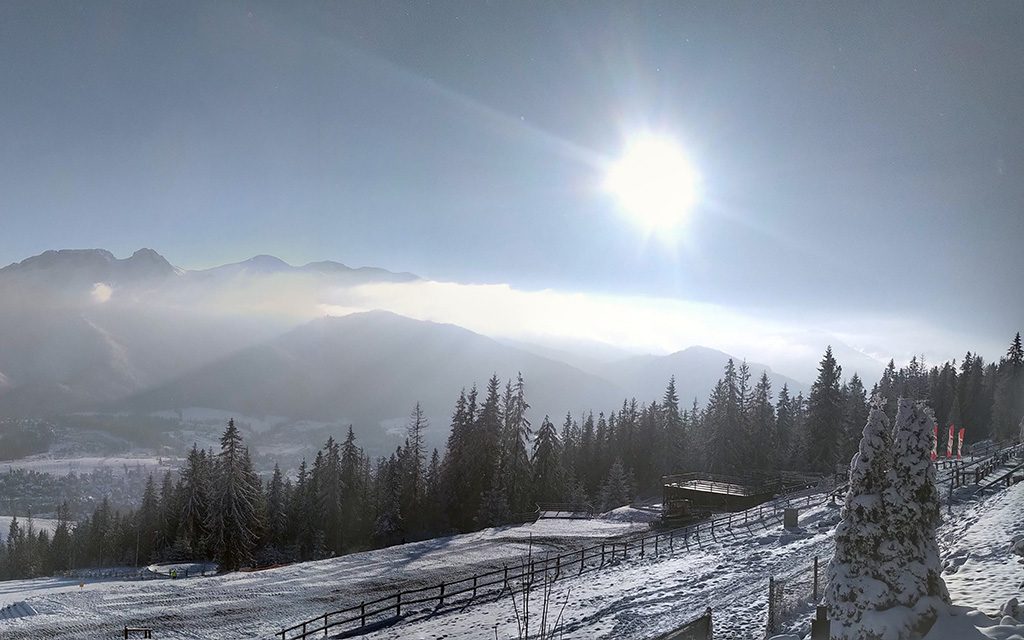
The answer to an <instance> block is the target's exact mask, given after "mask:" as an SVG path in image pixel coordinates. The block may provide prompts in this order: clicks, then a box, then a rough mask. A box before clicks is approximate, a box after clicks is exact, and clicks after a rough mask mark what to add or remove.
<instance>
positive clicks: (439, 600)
mask: <svg viewBox="0 0 1024 640" xmlns="http://www.w3.org/2000/svg"><path fill="white" fill-rule="evenodd" d="M814 562H815V565H814V566H815V567H817V566H818V565H817V562H818V559H817V558H815V559H814ZM814 579H815V580H817V579H818V573H817V571H815V573H814ZM814 584H815V591H817V584H818V583H817V582H815V583H814ZM437 606H438V608H441V607H443V606H444V583H443V582H442V583H441V595H440V596H439V597H438V600H437Z"/></svg>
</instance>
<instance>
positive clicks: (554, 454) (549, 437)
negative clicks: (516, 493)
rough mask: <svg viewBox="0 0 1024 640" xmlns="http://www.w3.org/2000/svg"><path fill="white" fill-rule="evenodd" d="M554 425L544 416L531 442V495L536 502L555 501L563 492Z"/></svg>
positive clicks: (558, 447) (563, 483) (563, 482)
mask: <svg viewBox="0 0 1024 640" xmlns="http://www.w3.org/2000/svg"><path fill="white" fill-rule="evenodd" d="M559 455H560V444H559V442H558V434H557V433H556V431H555V425H553V424H552V423H551V420H549V419H548V416H544V421H543V422H541V425H540V430H538V431H537V438H536V439H535V440H534V442H533V482H532V484H533V496H534V500H535V501H536V502H557V501H558V500H560V499H561V498H562V496H563V495H564V493H565V478H564V476H563V474H562V464H561V460H559Z"/></svg>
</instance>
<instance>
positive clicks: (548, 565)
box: [277, 493, 813, 640]
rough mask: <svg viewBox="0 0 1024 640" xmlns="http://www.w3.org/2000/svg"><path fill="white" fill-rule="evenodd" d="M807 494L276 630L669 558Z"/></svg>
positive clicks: (364, 621)
mask: <svg viewBox="0 0 1024 640" xmlns="http://www.w3.org/2000/svg"><path fill="white" fill-rule="evenodd" d="M812 495H813V494H810V493H808V494H807V495H805V496H801V497H789V498H783V499H778V500H775V501H772V502H769V503H765V504H762V505H760V506H758V507H754V508H752V509H748V510H746V511H741V512H737V513H727V514H722V515H719V516H716V517H714V518H711V519H709V520H706V521H703V522H699V523H695V524H692V525H689V526H687V527H680V528H678V529H673V530H670V531H663V532H657V533H650V534H647V535H643V536H638V537H634V538H627V539H625V540H621V541H612V542H608V541H606V542H602V543H600V544H595V545H592V546H589V547H585V548H583V549H578V550H576V551H570V552H567V553H563V554H560V555H557V556H548V557H545V558H543V559H532V560H530V561H529V562H524V563H522V564H520V565H519V566H511V567H510V566H509V565H507V564H506V565H504V566H502V567H501V568H500V569H494V570H492V571H488V572H485V573H479V574H475V575H472V576H469V577H466V578H462V579H459V580H452V581H449V582H441V583H440V584H436V585H432V586H429V587H420V588H418V589H407V590H399V591H398V592H396V593H394V594H391V595H387V596H383V597H381V598H376V599H374V600H366V601H363V602H360V603H359V604H358V605H354V606H351V607H347V608H345V609H338V610H336V611H328V612H327V613H325V614H323V615H322V616H318V617H316V618H312V619H310V620H307V621H305V622H300V623H299V624H296V625H293V626H291V627H288V628H286V629H282V630H281V631H280V632H278V633H277V636H278V637H279V638H281V640H296V639H299V638H307V637H310V636H321V637H327V635H328V634H333V635H335V636H336V637H342V638H344V637H350V636H354V635H359V634H360V633H367V632H369V631H372V630H374V629H378V628H381V627H383V626H386V625H388V624H391V623H393V622H396V621H398V620H399V619H401V618H403V617H405V616H409V615H412V614H418V613H432V612H437V611H439V610H441V609H444V608H448V607H452V606H456V605H459V606H462V605H465V604H467V603H469V602H471V601H473V600H475V599H476V598H479V597H484V596H500V595H501V594H503V593H505V592H509V591H511V590H513V589H517V588H519V587H520V586H528V585H531V584H533V583H534V582H536V581H537V580H538V579H544V578H545V577H547V578H548V579H551V580H557V579H559V578H562V577H567V576H578V575H581V574H583V573H586V572H589V571H596V570H598V569H600V568H602V567H604V566H605V565H609V564H613V563H618V562H621V561H623V560H627V559H629V558H630V557H640V558H642V557H645V556H648V555H655V556H657V555H661V554H671V553H674V552H675V551H676V550H689V549H690V548H703V546H704V545H705V544H707V543H709V542H712V541H715V540H717V539H718V538H719V537H722V536H735V535H736V533H735V531H734V528H739V527H750V526H751V525H754V524H761V525H762V526H764V527H765V528H767V526H768V523H770V522H774V521H780V522H781V520H782V516H783V512H784V511H785V509H786V508H787V507H793V506H799V505H808V506H809V505H810V504H811V503H812Z"/></svg>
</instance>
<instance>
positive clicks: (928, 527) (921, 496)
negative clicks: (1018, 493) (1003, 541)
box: [881, 398, 949, 629]
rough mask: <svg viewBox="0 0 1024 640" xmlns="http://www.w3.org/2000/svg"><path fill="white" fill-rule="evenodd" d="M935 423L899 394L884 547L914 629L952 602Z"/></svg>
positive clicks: (888, 574)
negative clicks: (945, 569) (941, 537)
mask: <svg viewBox="0 0 1024 640" xmlns="http://www.w3.org/2000/svg"><path fill="white" fill-rule="evenodd" d="M934 424H935V417H934V416H933V415H932V412H931V409H929V408H927V407H926V406H925V404H924V403H923V402H920V401H914V400H910V399H906V398H901V399H900V400H899V409H898V411H897V413H896V424H895V427H894V430H893V463H892V467H891V468H890V469H889V473H888V475H887V484H888V486H887V487H886V489H885V493H884V495H883V499H884V508H885V510H886V513H887V523H888V534H889V535H888V538H889V539H888V540H887V542H886V544H885V545H883V546H882V548H881V552H882V555H883V560H884V563H883V571H884V573H885V580H886V582H887V583H888V584H889V587H890V589H891V590H892V595H893V599H894V604H896V605H902V606H904V607H908V608H911V609H913V611H914V617H915V619H914V620H911V621H910V622H909V628H910V629H915V628H919V627H920V626H921V625H922V624H925V625H926V624H927V620H928V619H929V618H933V617H934V615H935V613H936V611H937V610H938V608H939V607H941V605H942V604H943V603H945V604H949V592H948V591H947V590H946V584H945V582H943V580H942V576H941V575H940V574H941V572H942V565H941V563H940V560H939V548H938V543H937V542H936V539H935V529H936V528H937V527H938V525H939V520H940V513H941V512H940V505H939V494H938V490H937V489H936V487H935V466H934V465H933V464H932V462H931V457H930V453H931V448H932V437H933V427H934Z"/></svg>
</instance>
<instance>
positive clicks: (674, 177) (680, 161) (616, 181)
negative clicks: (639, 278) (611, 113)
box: [605, 135, 700, 232]
mask: <svg viewBox="0 0 1024 640" xmlns="http://www.w3.org/2000/svg"><path fill="white" fill-rule="evenodd" d="M699 182H700V180H699V176H698V174H697V171H696V169H695V168H694V166H693V164H692V163H691V162H690V159H689V158H687V157H686V154H685V153H684V152H683V150H682V148H680V147H679V145H677V144H676V143H675V142H673V141H672V140H670V139H668V138H663V137H659V136H652V135H647V136H644V137H641V138H638V139H636V140H634V141H633V142H632V143H630V144H629V145H628V146H627V147H626V150H625V152H624V153H623V155H622V157H621V158H620V159H619V160H618V161H617V162H615V164H613V165H612V166H611V167H610V168H609V169H608V173H607V175H606V176H605V188H606V189H607V190H608V191H609V192H611V193H612V194H613V195H614V196H615V198H616V199H617V200H618V202H619V206H621V207H622V209H623V211H624V212H625V213H627V214H629V215H630V216H631V217H632V218H633V219H634V220H635V221H636V222H637V223H638V224H641V225H642V226H644V227H646V228H647V229H648V231H659V232H665V231H668V230H670V229H672V228H674V227H676V226H678V225H679V224H680V223H682V222H683V221H684V220H685V219H686V217H687V215H688V214H689V212H690V210H691V209H692V208H693V206H694V205H695V204H697V199H698V197H699V193H698V191H699Z"/></svg>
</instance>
